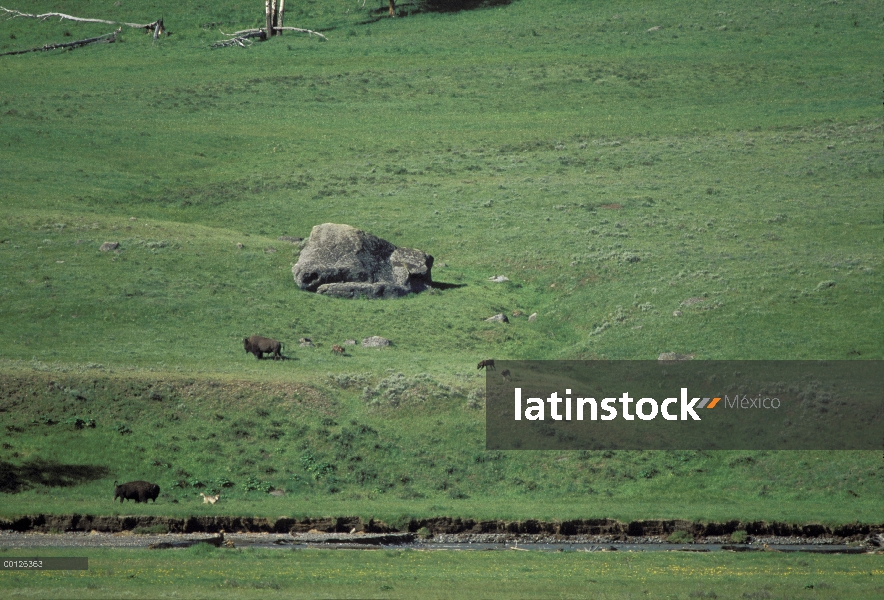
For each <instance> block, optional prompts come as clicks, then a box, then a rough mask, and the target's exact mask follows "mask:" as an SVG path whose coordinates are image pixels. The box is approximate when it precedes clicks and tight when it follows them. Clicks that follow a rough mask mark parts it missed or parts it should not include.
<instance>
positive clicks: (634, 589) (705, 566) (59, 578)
mask: <svg viewBox="0 0 884 600" xmlns="http://www.w3.org/2000/svg"><path fill="white" fill-rule="evenodd" d="M12 554H14V553H13V552H12V551H7V552H0V558H3V557H5V556H11V555H12ZM19 554H20V553H19ZM49 555H52V556H88V558H89V570H88V571H45V572H42V573H24V572H21V571H4V572H2V573H0V583H2V584H3V587H4V591H5V592H6V594H7V597H11V598H31V597H40V598H108V597H117V598H119V597H126V596H124V595H128V597H161V596H162V595H163V594H164V593H166V594H168V593H169V590H171V589H174V590H175V597H177V598H268V597H271V598H272V597H277V596H279V597H292V595H293V594H294V595H296V596H297V597H299V598H356V597H358V598H414V597H418V596H419V597H422V598H451V597H458V596H461V597H481V598H512V597H520V598H646V597H651V598H808V599H809V598H814V599H816V598H833V599H834V598H872V597H876V596H877V595H879V594H880V593H881V591H882V589H884V588H882V586H881V577H882V575H884V570H882V568H881V561H880V559H878V557H875V556H867V555H866V556H815V555H806V554H805V555H802V554H766V553H765V554H763V555H761V554H760V553H753V554H751V555H747V554H719V553H717V554H685V553H666V554H643V553H631V552H626V553H624V552H614V553H588V554H587V553H583V552H556V553H545V552H532V553H530V554H529V553H523V552H509V553H505V552H435V551H433V552H421V551H401V550H379V551H374V552H362V551H347V550H338V551H330V550H326V551H317V550H306V551H295V552H292V551H280V550H242V551H241V550H215V549H212V548H210V547H208V546H205V545H201V546H198V547H194V548H191V549H188V550H156V551H152V550H104V549H102V550H95V549H92V550H88V551H86V550H78V551H73V550H64V551H62V550H54V551H52V552H51V553H46V554H45V556H49ZM15 556H17V557H18V554H16V555H15Z"/></svg>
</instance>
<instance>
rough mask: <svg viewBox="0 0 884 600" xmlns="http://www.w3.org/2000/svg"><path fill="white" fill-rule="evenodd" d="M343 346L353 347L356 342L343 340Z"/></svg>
mask: <svg viewBox="0 0 884 600" xmlns="http://www.w3.org/2000/svg"><path fill="white" fill-rule="evenodd" d="M344 345H345V346H355V345H356V340H344Z"/></svg>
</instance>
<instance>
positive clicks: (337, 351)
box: [332, 344, 344, 356]
mask: <svg viewBox="0 0 884 600" xmlns="http://www.w3.org/2000/svg"><path fill="white" fill-rule="evenodd" d="M332 352H334V353H335V354H340V355H341V356H343V355H344V348H343V347H342V346H338V345H337V344H335V345H334V346H332Z"/></svg>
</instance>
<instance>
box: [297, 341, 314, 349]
mask: <svg viewBox="0 0 884 600" xmlns="http://www.w3.org/2000/svg"><path fill="white" fill-rule="evenodd" d="M298 345H299V346H300V347H301V348H313V342H311V341H309V340H308V341H306V342H301V343H300V344H298Z"/></svg>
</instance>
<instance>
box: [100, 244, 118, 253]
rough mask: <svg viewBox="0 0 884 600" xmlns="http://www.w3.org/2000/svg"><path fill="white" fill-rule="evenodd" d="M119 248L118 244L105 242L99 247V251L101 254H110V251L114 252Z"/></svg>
mask: <svg viewBox="0 0 884 600" xmlns="http://www.w3.org/2000/svg"><path fill="white" fill-rule="evenodd" d="M119 247H120V242H105V243H103V244H102V245H101V248H99V250H101V251H102V252H110V251H111V250H116V249H117V248H119Z"/></svg>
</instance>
